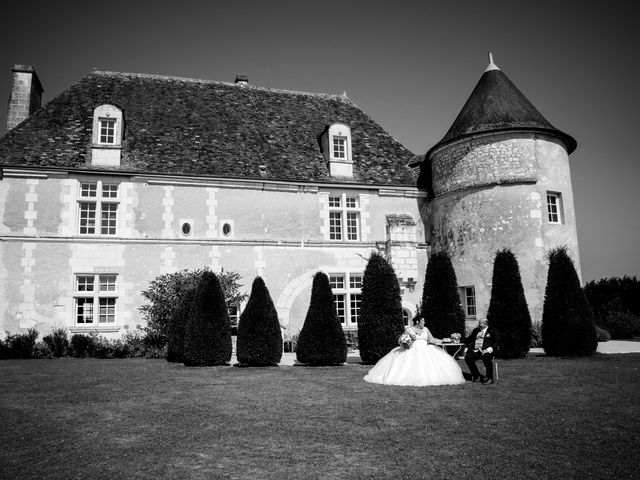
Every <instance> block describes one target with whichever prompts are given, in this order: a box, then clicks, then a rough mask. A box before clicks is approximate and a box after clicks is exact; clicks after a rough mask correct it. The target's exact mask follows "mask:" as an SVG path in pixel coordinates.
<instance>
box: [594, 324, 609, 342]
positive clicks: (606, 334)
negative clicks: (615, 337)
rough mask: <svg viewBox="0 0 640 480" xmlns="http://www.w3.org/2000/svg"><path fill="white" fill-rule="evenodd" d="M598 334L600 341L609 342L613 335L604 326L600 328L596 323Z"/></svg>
mask: <svg viewBox="0 0 640 480" xmlns="http://www.w3.org/2000/svg"><path fill="white" fill-rule="evenodd" d="M596 336H597V337H598V342H608V341H609V340H611V335H610V334H609V332H607V331H606V330H605V329H604V328H600V327H599V326H597V325H596Z"/></svg>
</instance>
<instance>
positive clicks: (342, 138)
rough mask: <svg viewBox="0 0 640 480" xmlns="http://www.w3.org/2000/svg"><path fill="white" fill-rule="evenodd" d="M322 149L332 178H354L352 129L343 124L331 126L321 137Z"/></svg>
mask: <svg viewBox="0 0 640 480" xmlns="http://www.w3.org/2000/svg"><path fill="white" fill-rule="evenodd" d="M320 148H321V150H322V154H323V155H324V157H325V159H326V160H327V161H328V162H329V173H330V174H331V176H332V177H353V160H352V157H351V129H350V128H349V127H348V126H347V125H344V124H342V123H334V124H332V125H329V126H328V127H327V128H326V129H325V131H324V132H322V135H320Z"/></svg>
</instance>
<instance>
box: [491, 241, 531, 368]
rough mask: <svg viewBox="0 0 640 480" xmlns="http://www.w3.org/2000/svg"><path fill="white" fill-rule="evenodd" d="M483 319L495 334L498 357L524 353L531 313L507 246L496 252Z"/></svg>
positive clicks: (526, 348)
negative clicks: (489, 299)
mask: <svg viewBox="0 0 640 480" xmlns="http://www.w3.org/2000/svg"><path fill="white" fill-rule="evenodd" d="M487 321H488V323H489V325H490V326H491V327H492V329H494V330H495V331H496V332H497V333H498V335H497V337H498V345H499V348H498V351H499V356H500V357H501V358H519V357H524V356H525V355H526V354H527V352H528V351H529V347H530V346H531V316H530V315H529V308H528V307H527V300H526V298H525V296H524V288H523V287H522V279H521V278H520V268H519V267H518V261H517V260H516V257H515V255H514V254H513V253H512V252H511V251H510V250H507V249H505V250H502V251H500V252H497V253H496V258H495V260H494V263H493V279H492V286H491V301H490V303H489V310H488V312H487Z"/></svg>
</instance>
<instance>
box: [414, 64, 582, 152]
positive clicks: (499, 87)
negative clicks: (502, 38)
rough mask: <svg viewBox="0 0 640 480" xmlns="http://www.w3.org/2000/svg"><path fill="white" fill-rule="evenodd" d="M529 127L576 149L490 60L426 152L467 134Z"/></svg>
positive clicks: (569, 139)
mask: <svg viewBox="0 0 640 480" xmlns="http://www.w3.org/2000/svg"><path fill="white" fill-rule="evenodd" d="M517 130H521V131H533V132H539V133H545V134H547V135H550V136H552V137H556V138H558V139H560V140H561V141H562V142H563V143H564V144H565V146H566V149H567V153H571V152H573V151H574V150H575V149H576V146H577V143H576V141H575V139H574V138H573V137H571V136H570V135H567V134H566V133H564V132H561V131H560V130H558V129H557V128H555V127H554V126H553V125H551V123H549V122H548V121H547V119H546V118H544V117H543V116H542V114H541V113H540V112H539V111H538V110H537V109H536V107H534V106H533V104H532V103H531V102H530V101H529V100H528V99H527V98H526V97H525V96H524V95H523V94H522V92H521V91H520V90H518V87H516V86H515V85H514V84H513V82H511V80H509V78H508V77H507V76H506V75H505V74H504V73H503V72H502V70H500V69H499V68H498V67H497V66H496V64H495V63H493V56H492V54H491V53H489V66H488V67H487V69H486V70H485V72H484V73H483V74H482V77H480V80H479V81H478V83H477V85H476V87H475V88H474V89H473V92H472V93H471V96H470V97H469V99H468V100H467V102H466V103H465V104H464V107H462V110H461V111H460V113H459V114H458V116H457V117H456V119H455V121H454V122H453V124H452V125H451V128H449V131H448V132H447V133H446V135H445V136H444V137H443V138H442V140H440V141H439V142H438V143H437V144H436V145H434V146H433V147H432V148H431V149H430V150H429V151H428V152H427V155H426V158H427V159H428V158H429V156H430V154H431V153H432V152H433V151H434V150H436V149H438V148H440V147H442V146H444V145H447V144H450V143H452V142H454V141H456V140H459V139H461V138H464V137H468V136H470V135H477V134H483V133H493V132H501V131H517Z"/></svg>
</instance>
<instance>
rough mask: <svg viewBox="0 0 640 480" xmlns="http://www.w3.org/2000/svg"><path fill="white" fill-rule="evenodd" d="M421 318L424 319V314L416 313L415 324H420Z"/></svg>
mask: <svg viewBox="0 0 640 480" xmlns="http://www.w3.org/2000/svg"><path fill="white" fill-rule="evenodd" d="M420 320H424V317H423V316H422V315H416V316H415V317H413V325H414V326H415V325H418V324H419V323H420Z"/></svg>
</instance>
